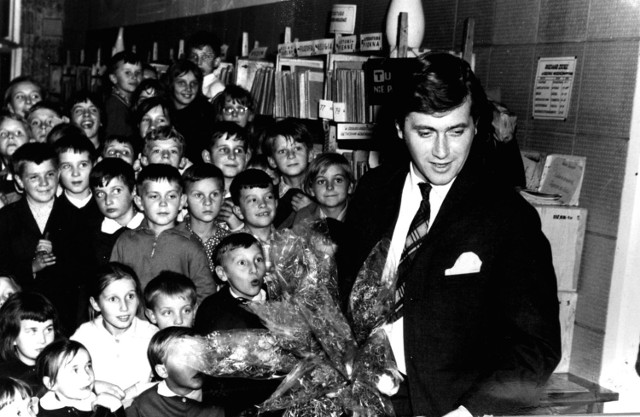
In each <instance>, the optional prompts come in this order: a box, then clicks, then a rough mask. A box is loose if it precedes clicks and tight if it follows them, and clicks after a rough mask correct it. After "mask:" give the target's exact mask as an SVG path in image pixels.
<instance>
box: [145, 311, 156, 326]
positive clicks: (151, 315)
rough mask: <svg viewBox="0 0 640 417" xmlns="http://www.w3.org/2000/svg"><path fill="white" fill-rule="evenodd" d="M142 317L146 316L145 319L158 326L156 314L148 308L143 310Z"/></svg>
mask: <svg viewBox="0 0 640 417" xmlns="http://www.w3.org/2000/svg"><path fill="white" fill-rule="evenodd" d="M144 315H145V316H147V319H149V321H150V322H151V323H153V324H158V319H157V318H156V314H155V313H154V312H153V310H151V309H150V308H145V309H144Z"/></svg>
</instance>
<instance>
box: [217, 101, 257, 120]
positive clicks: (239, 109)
mask: <svg viewBox="0 0 640 417" xmlns="http://www.w3.org/2000/svg"><path fill="white" fill-rule="evenodd" d="M222 119H223V120H224V121H226V122H234V123H236V124H237V125H238V126H241V127H246V126H247V123H249V122H250V121H252V120H253V113H252V112H251V110H249V108H248V107H247V106H244V105H242V104H240V103H238V101H237V100H232V99H227V100H226V101H225V103H224V108H223V109H222Z"/></svg>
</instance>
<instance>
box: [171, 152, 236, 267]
mask: <svg viewBox="0 0 640 417" xmlns="http://www.w3.org/2000/svg"><path fill="white" fill-rule="evenodd" d="M182 182H183V184H184V187H185V191H186V194H187V209H188V212H189V214H188V215H187V217H186V218H185V219H184V221H183V222H182V223H180V224H179V225H178V226H177V229H178V230H183V231H185V232H188V233H191V235H192V236H194V237H195V238H196V239H197V240H198V242H200V244H201V245H202V247H203V248H204V250H205V253H206V254H207V261H209V269H211V272H212V273H213V269H214V267H213V252H214V250H215V247H216V246H217V245H218V243H220V240H221V239H222V238H223V237H225V236H226V235H228V234H229V232H228V231H227V230H225V229H223V228H222V227H220V226H218V224H217V222H216V217H217V216H218V214H219V213H220V208H221V207H222V202H223V200H224V199H223V196H224V177H223V176H222V171H220V169H219V168H218V167H216V166H214V165H211V164H205V163H203V162H201V163H197V164H194V165H192V166H190V167H189V168H187V170H186V171H185V172H184V174H182Z"/></svg>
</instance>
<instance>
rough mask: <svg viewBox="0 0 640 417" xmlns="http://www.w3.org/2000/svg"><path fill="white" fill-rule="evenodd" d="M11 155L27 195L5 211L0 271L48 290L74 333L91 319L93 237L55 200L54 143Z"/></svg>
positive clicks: (1, 219)
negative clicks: (87, 294) (88, 287)
mask: <svg viewBox="0 0 640 417" xmlns="http://www.w3.org/2000/svg"><path fill="white" fill-rule="evenodd" d="M12 158H13V165H14V168H13V169H14V173H15V181H16V183H17V184H18V185H19V187H20V188H22V189H23V190H24V198H23V199H21V200H19V201H17V202H15V203H12V204H9V205H8V206H6V207H4V208H2V209H1V210H0V270H2V271H5V272H6V273H10V274H12V275H13V276H15V278H16V280H17V282H18V284H19V285H20V286H21V287H22V288H23V289H25V290H33V291H38V292H41V293H42V294H43V295H45V296H46V297H47V298H48V299H49V300H50V301H51V302H52V303H53V305H54V306H55V307H56V309H57V310H58V313H59V315H60V319H61V322H62V324H63V326H64V328H65V330H66V331H67V332H72V331H73V330H74V329H75V328H76V327H77V326H78V325H79V324H80V323H81V322H82V321H83V320H86V312H87V308H86V307H87V300H86V299H85V298H84V297H81V296H80V295H81V294H83V293H84V292H83V286H84V283H85V281H86V279H87V277H88V276H91V272H92V271H93V262H92V260H93V256H92V253H91V250H90V246H91V245H87V242H89V241H90V239H91V236H90V235H89V233H88V232H87V230H86V228H85V227H84V224H83V223H82V222H78V221H77V215H75V214H74V213H73V212H71V211H70V210H68V208H67V207H65V205H63V204H61V202H60V201H59V200H58V199H56V189H57V187H58V161H57V160H58V158H57V155H56V153H55V151H54V150H53V148H52V147H51V146H50V145H48V144H44V143H26V144H24V145H22V146H21V147H20V148H18V150H16V152H15V153H14V154H13V157H12Z"/></svg>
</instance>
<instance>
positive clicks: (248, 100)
mask: <svg viewBox="0 0 640 417" xmlns="http://www.w3.org/2000/svg"><path fill="white" fill-rule="evenodd" d="M227 101H231V102H233V101H237V102H238V103H240V104H242V105H243V106H245V107H247V108H248V109H249V110H250V111H251V112H252V113H255V111H256V103H255V101H254V100H253V97H252V96H251V93H250V92H249V91H247V90H245V89H244V88H242V87H240V86H239V85H235V84H227V86H226V87H225V88H224V90H222V92H221V93H220V94H218V95H217V96H216V98H215V99H214V101H213V105H214V106H215V112H216V114H217V115H219V116H220V115H222V109H224V105H225V103H226V102H227Z"/></svg>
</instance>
